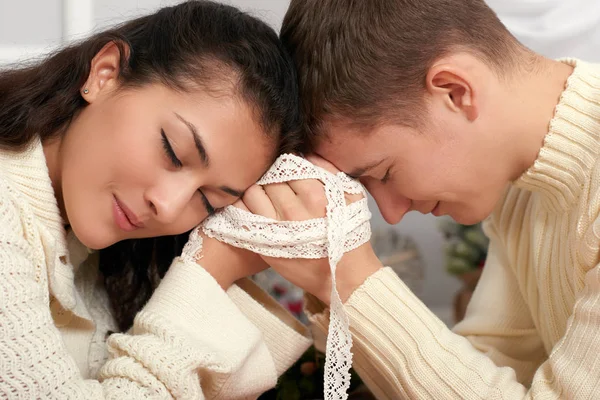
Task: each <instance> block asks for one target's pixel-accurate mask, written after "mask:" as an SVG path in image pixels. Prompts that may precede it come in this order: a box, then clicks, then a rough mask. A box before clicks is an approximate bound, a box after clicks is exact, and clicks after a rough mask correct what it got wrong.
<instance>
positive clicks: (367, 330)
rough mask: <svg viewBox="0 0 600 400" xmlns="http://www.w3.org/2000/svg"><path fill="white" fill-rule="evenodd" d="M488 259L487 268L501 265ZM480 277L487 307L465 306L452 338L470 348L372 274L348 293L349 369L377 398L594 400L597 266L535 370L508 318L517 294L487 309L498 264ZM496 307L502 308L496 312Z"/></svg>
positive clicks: (521, 328)
mask: <svg viewBox="0 0 600 400" xmlns="http://www.w3.org/2000/svg"><path fill="white" fill-rule="evenodd" d="M598 224H600V222H598ZM492 250H493V249H492ZM492 254H493V255H492V262H493V263H498V262H499V261H501V258H500V260H499V259H498V255H497V254H494V251H492ZM490 267H491V268H490ZM486 268H490V271H491V272H486V276H485V277H484V278H483V279H484V284H483V286H482V288H481V289H480V290H479V291H478V292H479V293H478V296H479V298H480V299H481V302H483V303H490V305H489V306H487V307H486V306H485V305H480V306H475V307H471V309H470V310H469V314H470V315H469V317H468V320H467V321H466V322H465V324H463V325H462V327H459V328H458V330H457V331H458V332H465V333H468V334H469V335H470V340H469V339H467V338H465V337H464V336H461V335H459V334H457V333H454V332H452V331H451V330H449V329H448V328H447V327H446V326H445V324H444V323H443V322H442V321H440V320H439V319H438V318H437V317H436V316H435V315H434V314H433V313H432V312H431V311H430V310H428V309H427V307H426V306H425V305H424V304H423V303H422V302H421V301H419V299H418V298H417V297H416V296H415V295H414V294H413V293H412V292H411V291H410V290H409V289H408V287H407V286H406V285H405V284H404V283H403V282H402V281H401V280H400V279H399V278H398V276H397V275H396V274H395V273H394V272H393V271H392V270H391V269H389V268H386V269H382V270H380V271H379V272H377V273H375V274H374V275H372V276H371V277H370V278H369V279H368V280H367V281H366V282H365V283H364V284H363V285H362V286H361V287H360V288H359V289H357V290H356V291H355V292H354V293H353V294H352V296H351V297H350V299H349V300H348V302H347V303H346V308H347V312H348V315H349V318H350V326H351V329H352V332H353V340H354V342H353V343H354V346H353V353H354V368H356V370H357V372H359V374H361V377H362V378H363V379H364V380H365V382H366V383H367V384H368V385H369V387H370V388H371V389H372V391H373V392H374V393H375V394H376V396H377V398H378V399H400V398H406V399H436V400H439V399H459V398H460V399H466V400H471V399H473V400H474V399H510V400H513V399H567V398H568V399H574V398H577V399H592V398H597V396H598V391H599V390H600V387H599V385H600V384H599V382H600V369H598V368H597V364H598V363H599V362H600V307H598V304H600V266H596V267H595V268H593V269H592V270H590V271H589V272H588V273H587V275H586V277H585V288H584V290H583V291H582V292H581V294H580V296H579V298H578V300H577V302H576V303H575V306H574V309H573V312H572V315H571V317H570V318H569V321H568V325H567V330H566V333H565V335H564V336H563V337H562V338H561V340H559V341H558V342H557V344H556V345H555V346H554V348H553V349H552V351H551V354H550V357H549V358H548V359H547V360H546V361H545V362H544V363H542V364H541V365H540V366H539V368H537V370H535V371H533V369H534V366H535V364H536V360H538V359H539V357H540V356H541V349H540V345H539V342H538V339H537V338H536V336H535V334H534V332H533V327H532V325H531V321H530V320H529V318H527V317H524V316H517V315H516V313H518V312H519V309H521V308H522V307H523V305H522V301H521V299H519V296H518V295H517V299H508V298H504V297H502V298H501V299H498V300H497V301H494V298H496V296H498V295H499V292H498V290H499V288H497V287H495V283H496V282H492V281H491V279H499V282H497V284H498V285H499V286H500V289H504V290H506V289H508V288H506V287H505V285H506V284H508V283H509V279H510V278H509V277H508V275H506V274H504V273H502V272H500V270H501V269H502V266H501V265H488V266H486ZM484 290H485V291H486V293H484V292H483V291H484ZM513 292H514V290H509V291H508V292H506V295H509V294H511V293H512V294H516V293H513ZM483 295H485V296H486V298H485V299H483V298H482V296H483ZM502 296H503V295H502ZM475 301H476V300H475ZM502 301H506V302H507V304H509V305H504V306H499V303H501V302H502ZM495 307H500V308H499V310H495ZM308 308H309V311H312V312H313V313H314V314H312V315H311V317H310V318H311V322H312V328H313V329H315V330H317V331H318V332H321V333H323V332H326V330H327V310H319V309H318V306H317V305H315V304H314V303H313V304H312V305H311V304H310V303H309V305H308ZM310 308H312V310H310ZM319 311H322V312H319ZM486 313H489V314H486ZM315 340H316V339H315ZM521 340H522V342H520V341H521ZM511 346H515V347H514V348H512V347H511ZM496 363H497V364H496ZM511 367H513V368H516V369H517V371H519V373H518V374H519V375H520V377H519V378H520V379H522V380H523V381H526V380H527V379H528V377H529V376H530V375H531V374H533V379H532V382H531V385H530V386H528V385H526V384H524V383H526V382H519V380H518V375H517V374H515V370H514V369H513V368H511Z"/></svg>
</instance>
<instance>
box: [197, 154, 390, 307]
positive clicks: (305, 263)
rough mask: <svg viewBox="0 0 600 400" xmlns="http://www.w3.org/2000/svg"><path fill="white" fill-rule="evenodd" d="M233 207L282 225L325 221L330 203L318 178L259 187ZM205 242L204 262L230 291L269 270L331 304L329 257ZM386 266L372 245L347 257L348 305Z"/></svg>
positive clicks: (340, 279)
mask: <svg viewBox="0 0 600 400" xmlns="http://www.w3.org/2000/svg"><path fill="white" fill-rule="evenodd" d="M307 159H308V161H310V162H312V163H313V164H315V165H317V166H319V167H321V168H324V169H326V170H327V171H329V172H332V173H334V174H336V173H338V172H339V171H338V170H337V169H336V168H335V167H334V166H333V165H332V164H331V163H329V162H327V161H325V160H323V159H322V158H319V157H316V156H310V157H308V158H307ZM361 198H362V195H348V194H347V195H346V201H347V202H348V203H352V202H355V201H358V200H360V199H361ZM234 206H236V207H239V208H241V209H244V210H246V211H249V212H251V213H253V214H257V215H262V216H264V217H268V218H271V219H274V220H277V221H303V220H308V219H313V218H322V217H324V216H325V213H326V206H327V199H326V197H325V190H324V186H323V184H322V183H321V182H320V181H318V180H314V179H309V180H297V181H290V182H286V183H274V184H269V185H264V186H259V185H254V186H252V187H251V188H249V189H248V190H247V191H246V193H245V194H244V197H243V198H242V199H240V200H238V201H237V202H236V203H235V204H234ZM202 235H203V234H202ZM203 241H204V243H203V251H202V258H201V260H200V261H199V263H200V264H201V265H202V267H204V268H205V269H206V270H207V271H208V272H209V273H211V275H212V276H213V277H214V278H215V279H216V280H217V282H219V284H220V285H221V286H222V287H223V288H225V289H226V288H228V287H229V286H230V285H231V284H233V283H234V282H235V281H236V280H238V279H241V278H243V277H246V276H249V275H253V274H256V273H258V272H260V271H262V270H264V269H266V268H268V267H269V266H270V267H272V268H273V269H274V270H276V271H277V272H278V273H279V274H280V275H281V276H283V277H284V278H285V279H287V280H288V281H290V282H291V283H293V284H294V285H296V286H298V287H300V288H302V289H303V290H305V291H306V292H309V293H311V294H313V295H314V296H316V297H317V298H319V299H320V300H321V301H323V302H325V303H326V304H328V303H329V296H330V293H331V273H330V267H329V262H328V260H327V259H326V258H322V259H316V260H310V259H284V258H273V257H267V256H260V255H257V254H254V253H252V252H250V251H248V250H244V249H239V248H235V247H233V246H230V245H228V244H225V243H222V242H219V241H218V240H216V239H212V238H208V237H206V236H205V235H203ZM381 266H382V265H381V263H380V261H379V260H378V259H377V257H376V256H375V254H374V252H373V250H372V247H371V245H370V243H369V242H367V243H365V244H363V245H361V246H360V247H358V248H356V249H355V250H352V251H350V252H348V253H346V254H344V256H343V257H342V259H341V260H340V262H339V263H338V268H337V273H336V278H337V289H338V292H339V294H340V297H341V299H342V301H346V299H347V298H348V297H349V296H350V295H351V294H352V292H353V291H354V290H355V289H356V288H357V287H359V286H360V285H361V284H362V283H363V282H364V280H365V279H366V278H367V277H368V276H370V275H371V274H372V273H374V272H375V271H377V270H378V269H379V268H381Z"/></svg>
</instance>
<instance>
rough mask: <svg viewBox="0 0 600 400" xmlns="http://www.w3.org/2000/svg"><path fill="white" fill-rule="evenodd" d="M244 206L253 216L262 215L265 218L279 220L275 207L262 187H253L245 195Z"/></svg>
mask: <svg viewBox="0 0 600 400" xmlns="http://www.w3.org/2000/svg"><path fill="white" fill-rule="evenodd" d="M242 201H243V202H244V205H245V206H246V208H247V209H248V211H250V212H251V213H252V214H257V215H262V216H263V217H267V218H272V219H277V212H276V211H275V207H274V206H273V203H272V202H271V199H269V196H267V194H266V193H265V191H264V189H263V187H262V186H259V185H252V186H251V187H250V188H249V189H248V190H246V192H245V193H244V197H243V198H242Z"/></svg>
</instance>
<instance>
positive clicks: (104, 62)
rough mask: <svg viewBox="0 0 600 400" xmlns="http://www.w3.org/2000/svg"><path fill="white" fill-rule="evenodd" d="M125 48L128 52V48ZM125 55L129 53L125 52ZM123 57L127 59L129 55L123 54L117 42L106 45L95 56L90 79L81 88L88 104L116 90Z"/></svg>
mask: <svg viewBox="0 0 600 400" xmlns="http://www.w3.org/2000/svg"><path fill="white" fill-rule="evenodd" d="M123 46H124V45H123ZM123 46H122V47H123ZM123 48H124V49H125V50H128V49H127V48H126V47H123ZM125 53H128V52H127V51H125ZM122 56H123V57H126V56H127V54H121V51H120V49H119V46H118V45H117V44H116V43H115V42H109V43H107V44H105V45H104V47H102V49H100V51H99V52H98V53H97V54H96V55H95V56H94V58H93V59H92V62H91V66H90V74H89V75H88V79H87V80H86V82H85V84H84V86H83V87H82V88H81V95H82V96H83V98H84V99H85V100H86V101H87V102H88V103H90V104H91V103H93V102H94V101H96V99H98V97H100V96H103V95H105V94H107V93H110V92H112V91H114V90H115V89H116V87H117V86H118V82H119V79H118V78H119V73H120V65H121V57H122Z"/></svg>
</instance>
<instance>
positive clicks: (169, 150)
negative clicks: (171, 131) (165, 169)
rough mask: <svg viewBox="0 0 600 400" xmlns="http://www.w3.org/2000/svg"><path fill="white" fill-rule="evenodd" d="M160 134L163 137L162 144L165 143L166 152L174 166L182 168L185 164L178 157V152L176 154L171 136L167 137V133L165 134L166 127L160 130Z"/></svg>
mask: <svg viewBox="0 0 600 400" xmlns="http://www.w3.org/2000/svg"><path fill="white" fill-rule="evenodd" d="M160 136H161V137H162V145H163V149H164V151H165V154H166V155H167V157H168V158H169V159H170V160H171V163H172V164H173V166H174V167H176V168H181V167H182V166H183V163H182V162H181V160H180V159H179V158H178V157H177V154H175V151H174V150H173V146H171V142H170V141H169V138H167V135H166V134H165V131H164V129H161V130H160Z"/></svg>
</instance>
